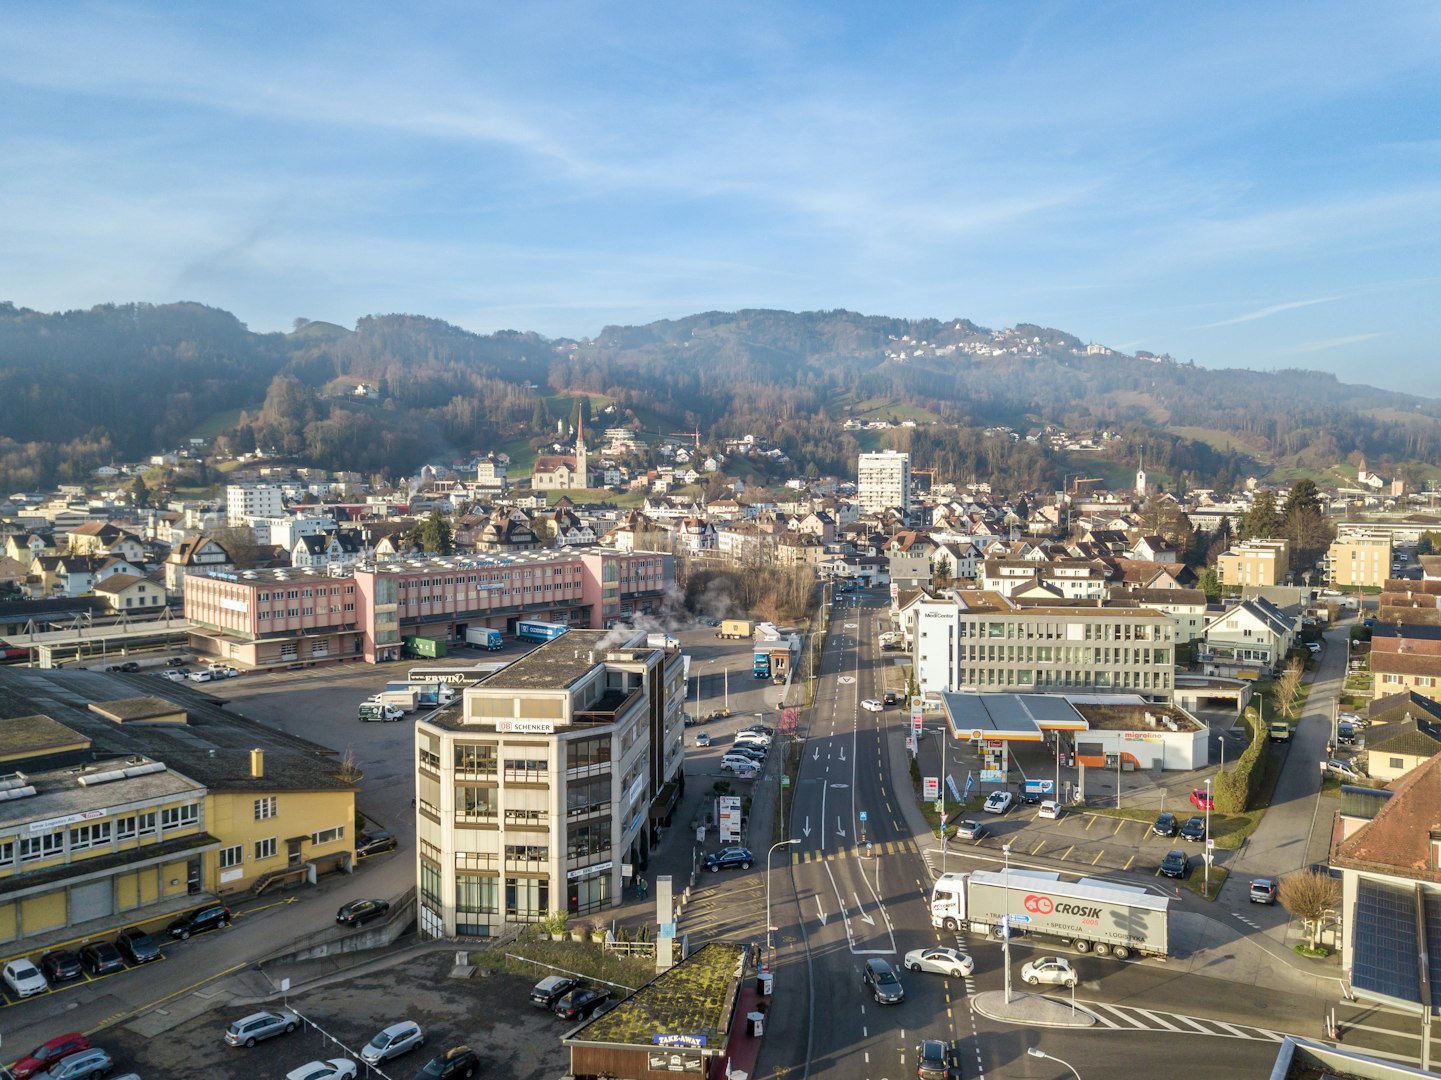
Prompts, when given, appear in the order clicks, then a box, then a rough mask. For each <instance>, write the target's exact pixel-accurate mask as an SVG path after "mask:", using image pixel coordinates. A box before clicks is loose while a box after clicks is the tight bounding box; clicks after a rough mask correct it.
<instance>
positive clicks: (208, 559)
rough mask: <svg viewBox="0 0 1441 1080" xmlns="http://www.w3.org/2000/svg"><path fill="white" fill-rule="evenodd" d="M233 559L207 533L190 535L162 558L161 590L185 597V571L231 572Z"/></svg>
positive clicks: (203, 572)
mask: <svg viewBox="0 0 1441 1080" xmlns="http://www.w3.org/2000/svg"><path fill="white" fill-rule="evenodd" d="M234 570H235V561H234V560H233V559H232V558H231V557H230V552H228V551H226V550H225V548H224V546H222V545H221V544H220V543H219V542H218V541H215V540H212V539H210V538H209V537H208V536H192V537H190V538H189V539H188V540H185V541H183V542H182V543H181V544H180V545H179V546H177V547H174V548H171V549H170V554H169V555H168V556H166V558H165V591H166V592H167V593H168V594H169V595H171V596H173V597H175V598H176V599H181V598H183V597H184V596H185V575H186V574H207V573H214V572H217V571H219V572H222V573H225V572H232V571H234Z"/></svg>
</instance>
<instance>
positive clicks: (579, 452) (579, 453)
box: [575, 414, 590, 488]
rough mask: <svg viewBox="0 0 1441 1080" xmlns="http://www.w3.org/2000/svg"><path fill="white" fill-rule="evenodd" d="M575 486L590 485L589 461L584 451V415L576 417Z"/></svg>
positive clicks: (583, 486)
mask: <svg viewBox="0 0 1441 1080" xmlns="http://www.w3.org/2000/svg"><path fill="white" fill-rule="evenodd" d="M575 486H576V487H579V488H588V487H590V462H589V455H587V454H586V451H585V416H584V415H583V414H582V415H580V416H577V417H576V429H575Z"/></svg>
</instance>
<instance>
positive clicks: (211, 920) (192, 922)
mask: <svg viewBox="0 0 1441 1080" xmlns="http://www.w3.org/2000/svg"><path fill="white" fill-rule="evenodd" d="M229 925H230V909H229V908H228V907H226V906H225V905H224V904H206V905H205V906H204V907H199V908H196V909H195V910H194V911H187V912H186V913H185V914H184V915H182V916H180V918H178V919H175V920H173V921H172V922H171V923H170V925H169V926H167V927H166V928H165V932H166V933H167V934H169V935H170V936H171V937H173V938H179V939H180V940H181V941H184V940H185V939H186V938H188V937H190V935H191V934H203V933H204V932H205V931H207V930H215V929H218V928H219V927H222V926H229Z"/></svg>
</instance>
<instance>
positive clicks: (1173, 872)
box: [1161, 848, 1189, 878]
mask: <svg viewBox="0 0 1441 1080" xmlns="http://www.w3.org/2000/svg"><path fill="white" fill-rule="evenodd" d="M1188 866H1189V864H1188V863H1187V860H1186V853H1185V852H1184V851H1182V850H1181V849H1180V848H1175V849H1173V850H1171V851H1168V852H1166V857H1165V858H1164V859H1162V860H1161V873H1163V874H1165V875H1166V876H1167V877H1176V878H1183V877H1185V876H1186V871H1187V869H1188Z"/></svg>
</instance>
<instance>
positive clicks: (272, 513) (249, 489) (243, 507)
mask: <svg viewBox="0 0 1441 1080" xmlns="http://www.w3.org/2000/svg"><path fill="white" fill-rule="evenodd" d="M284 514H285V494H284V492H282V491H281V489H280V488H278V487H276V486H274V485H273V484H230V485H228V486H227V487H226V489H225V523H226V524H227V525H230V526H231V527H240V526H245V525H250V524H252V523H253V522H254V520H255V519H256V518H278V517H283V516H284Z"/></svg>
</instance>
